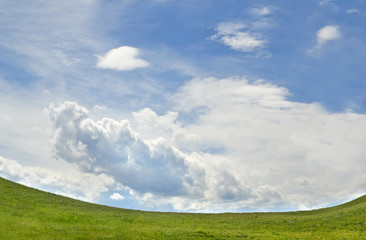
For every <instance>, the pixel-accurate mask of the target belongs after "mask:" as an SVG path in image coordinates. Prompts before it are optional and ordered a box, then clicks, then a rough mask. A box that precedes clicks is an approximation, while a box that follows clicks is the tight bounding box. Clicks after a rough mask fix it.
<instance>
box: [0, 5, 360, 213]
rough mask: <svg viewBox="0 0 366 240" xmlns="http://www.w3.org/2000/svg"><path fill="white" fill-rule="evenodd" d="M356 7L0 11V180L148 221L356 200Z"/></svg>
mask: <svg viewBox="0 0 366 240" xmlns="http://www.w3.org/2000/svg"><path fill="white" fill-rule="evenodd" d="M365 11H366V3H365V2H364V1H356V0H355V1H336V0H333V1H332V0H314V1H289V0H286V1H231V0H229V1H214V0H202V1H175V0H141V1H138V0H120V1H117V0H116V1H101V0H83V1H78V2H76V3H75V1H62V2H61V1H7V0H5V1H1V2H0V23H1V24H0V96H1V102H0V135H1V138H0V176H3V177H6V178H8V179H11V180H14V181H17V182H21V183H24V184H27V185H29V186H32V187H36V188H39V189H43V190H47V191H51V192H54V193H58V194H63V195H67V196H71V197H74V198H78V199H82V200H86V201H91V202H95V203H101V204H107V205H113V206H117V207H124V208H133V209H146V210H158V211H192V212H196V211H197V212H222V211H287V210H297V209H312V208H317V207H324V206H329V205H333V204H336V203H339V202H343V201H346V200H349V199H352V198H354V197H356V196H359V195H361V194H364V193H365V190H366V187H365V186H366V182H365V181H364V179H365V172H366V171H365V170H366V164H365V161H364V158H365V156H366V150H365V149H364V142H365V141H366V136H365V134H363V133H364V132H365V130H366V115H365V114H366V103H365V101H366V100H365V99H366V81H365V79H364V76H365V75H366V68H365V66H364V63H365V62H366V47H365V46H366V44H365V43H366V29H365V28H364V26H365V23H366V14H365Z"/></svg>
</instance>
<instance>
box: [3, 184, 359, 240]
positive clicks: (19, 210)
mask: <svg viewBox="0 0 366 240" xmlns="http://www.w3.org/2000/svg"><path fill="white" fill-rule="evenodd" d="M0 238H1V239H366V197H365V196H364V197H361V198H358V199H356V200H354V201H351V202H349V203H346V204H343V205H340V206H336V207H332V208H326V209H321V210H315V211H308V212H289V213H243V214H234V213H225V214H188V213H158V212H143V211H133V210H126V209H118V208H112V207H106V206H100V205H95V204H90V203H85V202H81V201H77V200H73V199H70V198H66V197H62V196H58V195H54V194H51V193H46V192H42V191H39V190H36V189H32V188H28V187H25V186H22V185H19V184H16V183H13V182H10V181H8V180H5V179H3V178H0Z"/></svg>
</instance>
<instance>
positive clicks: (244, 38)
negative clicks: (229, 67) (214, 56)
mask: <svg viewBox="0 0 366 240" xmlns="http://www.w3.org/2000/svg"><path fill="white" fill-rule="evenodd" d="M216 31H217V33H216V34H214V35H212V36H211V37H210V38H209V39H210V40H215V41H219V42H221V43H223V44H224V45H226V46H229V47H230V48H232V49H234V50H236V51H241V52H254V51H256V50H259V49H262V48H264V46H265V44H266V43H267V41H266V40H264V39H263V38H262V37H261V35H260V34H259V33H253V32H251V31H250V30H249V29H248V27H247V26H246V25H245V24H244V23H241V22H223V23H220V24H218V26H217V28H216Z"/></svg>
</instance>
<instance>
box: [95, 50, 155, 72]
mask: <svg viewBox="0 0 366 240" xmlns="http://www.w3.org/2000/svg"><path fill="white" fill-rule="evenodd" d="M138 55H139V49H137V48H134V47H130V46H121V47H119V48H114V49H112V50H110V51H108V52H107V53H106V54H105V55H103V56H99V57H98V63H97V67H98V68H104V69H113V70H117V71H130V70H134V69H137V68H144V67H147V66H149V63H148V62H146V61H145V60H142V59H140V58H138Z"/></svg>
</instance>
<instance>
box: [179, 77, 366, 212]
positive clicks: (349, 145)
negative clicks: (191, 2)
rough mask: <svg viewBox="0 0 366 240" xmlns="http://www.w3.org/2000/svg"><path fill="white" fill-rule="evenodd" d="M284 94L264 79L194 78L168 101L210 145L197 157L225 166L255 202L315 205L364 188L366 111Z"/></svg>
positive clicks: (190, 128) (206, 167)
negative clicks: (334, 108)
mask: <svg viewBox="0 0 366 240" xmlns="http://www.w3.org/2000/svg"><path fill="white" fill-rule="evenodd" d="M202 93H205V94H202ZM288 94H289V93H288V91H287V89H285V88H280V87H278V86H275V85H271V84H266V83H264V82H256V83H249V82H248V81H246V80H245V79H238V78H237V79H235V78H229V79H215V78H206V79H199V78H197V79H194V80H192V81H191V82H189V83H187V84H186V85H185V86H183V87H182V88H181V89H180V91H179V92H178V93H177V94H176V95H174V96H173V97H172V101H174V102H175V105H176V108H175V111H178V112H182V111H183V112H186V114H187V113H191V114H193V116H194V119H196V120H195V121H194V122H192V124H191V125H188V126H186V127H185V130H186V131H188V132H190V133H192V134H195V135H198V136H200V138H201V141H202V145H201V146H211V148H213V149H212V150H211V152H212V154H211V155H205V158H208V159H210V160H208V159H205V158H203V159H202V164H203V166H204V168H205V170H206V174H207V175H209V173H211V172H212V169H211V167H212V164H215V165H217V166H218V168H217V169H220V167H221V169H225V172H230V173H231V174H232V175H233V176H234V177H236V178H237V180H238V181H239V182H241V183H243V184H245V185H246V186H247V187H248V188H249V189H251V190H252V191H253V193H254V196H256V197H253V198H252V200H253V203H254V204H255V205H256V206H260V205H262V204H261V203H260V202H261V201H263V202H266V201H272V202H277V203H284V202H287V204H288V206H291V205H292V206H300V205H302V206H305V205H306V206H308V207H315V206H319V205H321V204H324V203H327V202H328V203H330V202H332V201H333V202H336V201H337V199H342V198H344V197H345V196H351V195H353V194H354V193H360V192H363V191H365V190H366V189H365V188H364V183H365V182H364V180H362V179H363V178H364V177H365V174H364V171H365V170H366V169H365V166H364V164H363V157H364V156H365V155H366V151H365V149H364V147H363V146H362V145H363V144H362V143H363V142H365V141H366V137H365V135H364V134H363V131H365V130H366V127H365V126H366V116H365V115H362V114H355V113H352V112H348V113H329V112H327V111H326V110H324V109H323V108H322V107H321V106H320V105H319V104H316V103H311V104H306V103H298V102H292V101H289V100H287V96H288ZM217 155H220V156H221V157H220V158H217ZM206 161H207V162H206ZM208 162H210V163H208ZM216 173H217V174H219V176H220V175H221V174H223V173H224V170H222V171H217V172H216ZM217 178H218V176H216V177H215V179H217ZM208 182H210V181H208ZM216 189H219V188H216ZM260 189H262V190H266V193H261V190H260ZM270 196H271V197H270ZM249 199H250V198H249ZM267 203H268V202H267ZM267 203H266V204H267ZM241 204H242V203H239V202H238V205H241ZM246 204H249V203H248V202H246ZM266 204H264V203H263V205H262V206H264V205H266ZM267 206H268V205H267Z"/></svg>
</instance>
